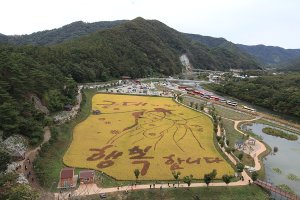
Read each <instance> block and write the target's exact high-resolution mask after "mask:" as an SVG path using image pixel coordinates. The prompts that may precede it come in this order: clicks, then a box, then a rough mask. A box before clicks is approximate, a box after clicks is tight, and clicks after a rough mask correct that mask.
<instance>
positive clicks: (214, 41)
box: [185, 33, 257, 63]
mask: <svg viewBox="0 0 300 200" xmlns="http://www.w3.org/2000/svg"><path fill="white" fill-rule="evenodd" d="M185 36H186V37H188V38H189V39H191V40H193V41H198V42H200V43H201V44H204V45H206V46H208V47H209V48H211V49H212V50H213V51H222V52H223V53H224V54H226V56H224V59H226V58H228V57H231V58H234V60H240V61H241V62H244V61H246V62H247V63H251V62H252V63H257V62H256V59H255V58H254V57H251V56H250V55H249V54H248V53H246V52H244V51H242V50H240V48H239V47H238V46H237V45H236V44H234V43H232V42H229V41H227V40H226V39H224V38H214V37H210V36H202V35H197V34H188V33H186V34H185Z"/></svg>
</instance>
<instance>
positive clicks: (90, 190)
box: [54, 104, 266, 199]
mask: <svg viewBox="0 0 300 200" xmlns="http://www.w3.org/2000/svg"><path fill="white" fill-rule="evenodd" d="M182 105H183V104H182ZM184 106H185V105H184ZM259 118H261V117H260V116H258V117H256V118H254V119H250V120H233V119H229V118H226V119H228V120H231V121H233V122H234V129H235V130H237V131H238V132H239V133H241V134H243V135H246V134H245V133H243V132H242V131H240V130H239V129H238V124H239V123H241V122H251V121H255V120H257V119H259ZM217 134H218V135H221V131H220V127H218V133H217ZM250 138H251V139H254V140H255V141H256V144H258V146H259V148H256V149H255V150H254V151H253V152H252V153H251V156H252V157H253V159H254V162H255V167H254V168H255V170H260V169H261V164H260V162H259V159H258V156H259V155H260V154H261V153H263V152H264V151H265V150H266V147H265V145H264V144H263V143H262V142H260V141H258V140H256V139H255V138H252V137H250ZM222 151H223V152H224V154H225V155H226V156H227V157H228V158H229V160H230V161H231V162H232V163H233V164H234V165H236V164H237V161H236V159H235V158H234V157H233V156H232V155H231V154H228V153H226V152H225V148H222ZM241 175H242V176H243V178H244V181H242V180H239V181H236V182H232V183H229V184H228V185H226V184H225V183H224V182H213V183H210V184H209V186H213V187H215V186H244V185H248V184H249V183H250V182H252V179H251V178H250V177H249V175H248V174H247V173H246V172H245V170H244V171H243V172H242V173H241ZM155 186H156V187H155V188H153V185H152V187H151V188H152V189H160V188H161V189H164V188H171V187H173V184H170V185H169V184H156V185H155ZM206 186H207V185H206V184H205V183H192V184H191V185H190V186H188V185H187V184H183V183H181V184H179V188H188V187H206ZM175 187H178V185H177V184H175ZM144 189H150V184H143V185H136V186H135V185H134V186H131V185H128V186H122V187H111V188H99V187H98V186H97V185H96V184H80V186H79V187H78V188H77V189H76V190H74V191H67V192H62V193H55V194H54V196H55V199H67V198H68V197H71V196H72V197H74V196H86V195H93V194H100V193H111V192H118V191H125V192H128V191H131V190H144Z"/></svg>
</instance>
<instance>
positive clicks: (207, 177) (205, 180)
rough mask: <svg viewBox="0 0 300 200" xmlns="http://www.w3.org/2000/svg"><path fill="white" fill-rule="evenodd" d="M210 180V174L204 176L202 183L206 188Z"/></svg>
mask: <svg viewBox="0 0 300 200" xmlns="http://www.w3.org/2000/svg"><path fill="white" fill-rule="evenodd" d="M211 180H212V178H211V174H204V182H205V183H206V185H207V187H208V185H209V184H210V182H211Z"/></svg>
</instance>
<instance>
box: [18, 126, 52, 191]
mask: <svg viewBox="0 0 300 200" xmlns="http://www.w3.org/2000/svg"><path fill="white" fill-rule="evenodd" d="M50 138H51V132H50V129H49V127H45V128H44V139H43V142H42V143H41V144H40V145H39V146H38V147H36V148H34V149H32V150H30V151H27V152H26V153H25V159H24V160H21V161H19V162H18V164H19V165H20V166H21V168H20V169H18V170H17V172H18V173H23V174H24V176H25V177H26V178H27V180H28V182H29V184H30V185H31V186H33V187H34V188H37V189H40V185H39V184H38V182H37V179H36V174H35V172H34V168H33V164H32V162H33V161H34V160H35V158H36V156H37V155H38V153H39V151H40V149H41V147H42V146H43V145H44V144H45V143H46V142H48V141H49V140H50Z"/></svg>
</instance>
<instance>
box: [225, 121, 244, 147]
mask: <svg viewBox="0 0 300 200" xmlns="http://www.w3.org/2000/svg"><path fill="white" fill-rule="evenodd" d="M222 122H223V125H224V129H225V131H226V138H227V139H228V140H229V147H231V148H234V144H235V143H236V142H237V141H238V140H243V141H246V140H247V138H246V137H245V136H244V135H242V134H241V133H240V132H238V131H237V130H235V129H234V122H233V121H231V120H228V119H224V118H223V119H222Z"/></svg>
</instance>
